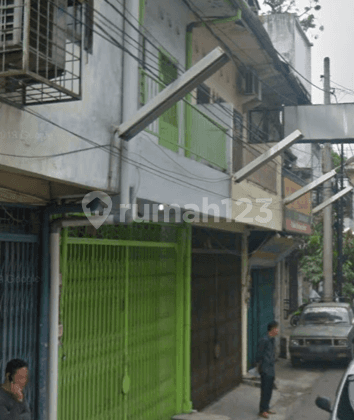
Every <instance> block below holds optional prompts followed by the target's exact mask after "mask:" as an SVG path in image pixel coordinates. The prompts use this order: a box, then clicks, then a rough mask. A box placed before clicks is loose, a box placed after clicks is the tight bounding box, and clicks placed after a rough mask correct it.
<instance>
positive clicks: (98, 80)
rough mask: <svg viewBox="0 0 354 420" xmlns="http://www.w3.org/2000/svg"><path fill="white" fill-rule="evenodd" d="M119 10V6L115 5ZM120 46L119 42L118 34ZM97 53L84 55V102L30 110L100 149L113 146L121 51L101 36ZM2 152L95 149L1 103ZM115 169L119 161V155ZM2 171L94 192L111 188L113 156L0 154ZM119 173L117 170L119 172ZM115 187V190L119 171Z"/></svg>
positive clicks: (100, 2)
mask: <svg viewBox="0 0 354 420" xmlns="http://www.w3.org/2000/svg"><path fill="white" fill-rule="evenodd" d="M117 7H120V6H119V4H117ZM95 9H96V10H98V11H99V12H100V13H102V14H103V15H105V16H107V17H110V18H111V19H113V20H114V22H115V24H116V25H117V26H119V27H122V18H121V17H120V15H119V14H118V13H116V12H114V11H113V9H112V8H111V7H110V6H109V5H108V4H107V3H106V2H105V1H104V0H95ZM115 37H116V39H117V41H118V42H121V39H120V38H119V36H118V35H115ZM93 38H94V39H93V54H87V53H86V52H85V53H84V54H83V62H82V77H83V83H82V88H83V94H82V100H80V101H75V102H66V103H61V104H50V105H49V104H48V105H39V106H35V107H33V106H32V107H30V108H29V109H30V110H31V111H34V112H37V113H39V114H41V115H42V116H43V117H45V118H47V119H49V120H50V121H52V122H53V123H55V124H57V125H59V126H61V127H64V128H66V129H67V130H70V131H72V132H74V133H76V134H78V135H80V136H83V137H85V138H87V139H89V140H92V141H94V142H96V143H98V144H100V145H109V144H110V142H111V138H112V125H113V124H118V123H119V116H120V99H121V58H122V51H121V49H119V48H117V47H116V46H114V45H112V44H111V43H109V42H107V41H106V40H104V39H103V38H102V37H100V36H99V35H98V34H97V33H94V37H93ZM0 125H1V131H2V136H0V150H1V152H2V153H7V154H15V155H25V156H33V155H52V154H56V153H65V152H68V151H73V150H77V149H82V148H87V147H90V146H91V145H90V144H89V143H88V142H86V141H84V140H82V139H79V138H77V137H75V136H73V135H72V134H69V133H68V132H66V131H64V130H62V129H61V128H58V127H56V126H54V125H52V124H50V123H47V122H45V121H43V120H41V119H39V118H38V117H36V116H33V115H30V114H28V113H26V112H23V111H19V110H17V109H15V108H12V107H10V106H8V105H0ZM114 160H115V165H117V162H118V157H115V159H114ZM0 167H1V169H6V168H8V167H10V168H15V169H21V170H24V171H28V172H29V173H30V174H31V175H32V176H39V177H45V178H49V179H58V180H63V181H64V182H68V183H74V184H80V185H83V186H87V187H90V188H96V189H102V190H106V189H107V188H108V184H107V182H108V180H107V177H108V168H109V154H108V153H106V152H104V151H102V150H93V151H86V152H81V153H77V154H71V155H66V156H63V157H56V158H43V159H24V158H10V157H4V156H0ZM116 169H117V168H116ZM114 175H115V176H114V179H113V186H114V190H115V191H116V190H117V185H118V170H116V173H115V174H114Z"/></svg>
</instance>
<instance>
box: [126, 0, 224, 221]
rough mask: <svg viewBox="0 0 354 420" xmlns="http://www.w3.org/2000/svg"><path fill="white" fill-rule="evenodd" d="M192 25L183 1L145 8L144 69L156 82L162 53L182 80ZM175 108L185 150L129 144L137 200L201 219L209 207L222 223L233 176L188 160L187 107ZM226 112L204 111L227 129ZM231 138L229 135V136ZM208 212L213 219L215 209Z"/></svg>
mask: <svg viewBox="0 0 354 420" xmlns="http://www.w3.org/2000/svg"><path fill="white" fill-rule="evenodd" d="M191 20H193V19H192V16H191V15H190V12H189V10H188V8H186V7H185V5H184V4H183V3H182V2H181V1H173V0H167V1H166V0H158V1H154V2H150V1H148V2H147V3H146V7H145V16H144V26H145V28H146V29H147V31H146V36H147V38H148V39H149V40H150V41H151V42H152V43H153V45H151V43H149V42H147V44H146V45H147V53H146V63H147V64H148V68H150V69H151V67H154V68H153V69H152V70H151V71H152V73H154V76H155V75H157V76H158V72H159V70H158V54H159V49H161V51H163V52H164V53H167V54H168V55H169V56H171V58H172V59H173V60H175V61H176V64H177V66H178V68H179V74H182V72H183V71H184V69H185V64H186V27H187V24H188V23H189V22H190V21H191ZM155 46H156V47H157V48H158V49H156V48H155ZM149 66H150V67H149ZM177 106H178V115H179V145H180V146H182V147H180V148H179V150H178V152H174V151H172V150H169V149H168V148H166V147H163V146H161V145H159V141H158V137H157V136H156V135H153V134H150V133H147V132H142V133H141V134H139V135H137V136H136V137H135V139H133V140H132V141H131V153H132V154H131V159H134V160H135V161H137V162H138V165H139V167H137V168H134V167H133V169H132V171H131V186H132V187H133V188H134V191H135V192H134V195H135V196H137V197H139V198H142V199H147V200H151V201H155V202H161V203H165V204H176V205H178V206H180V207H188V208H193V207H194V208H195V209H196V210H197V209H199V211H201V212H202V213H205V209H207V204H208V205H214V206H215V205H216V206H217V207H218V210H217V211H218V212H219V213H218V214H219V216H220V217H226V216H227V215H228V216H230V209H229V200H227V199H228V198H229V197H230V179H229V176H228V175H227V174H225V173H223V172H221V171H220V170H217V169H214V168H212V167H209V166H207V165H206V164H204V163H201V162H196V161H195V160H193V159H190V158H187V157H185V151H184V149H183V146H184V145H185V125H184V111H185V106H184V103H183V102H182V101H180V102H179V103H178V104H177ZM225 106H226V107H227V108H228V112H227V113H226V114H225V113H224V112H221V111H220V109H217V108H216V107H214V108H213V107H212V106H211V107H210V106H208V107H203V109H202V112H204V113H205V114H207V115H209V116H210V118H213V119H214V120H215V121H216V122H218V123H219V124H220V125H222V126H224V127H225V128H227V127H231V124H232V117H231V116H232V110H231V109H230V106H228V105H225ZM208 108H209V109H208ZM212 108H213V109H212ZM228 113H230V115H231V116H230V115H228ZM215 114H217V115H216V116H215ZM217 117H218V118H217ZM229 130H230V129H229ZM228 134H229V135H231V133H230V131H228ZM227 142H228V143H227V150H228V152H229V156H230V157H231V140H230V137H228V140H227ZM229 160H230V159H229ZM229 163H230V162H229ZM223 200H227V203H223ZM206 212H207V213H209V214H213V210H212V209H209V210H206Z"/></svg>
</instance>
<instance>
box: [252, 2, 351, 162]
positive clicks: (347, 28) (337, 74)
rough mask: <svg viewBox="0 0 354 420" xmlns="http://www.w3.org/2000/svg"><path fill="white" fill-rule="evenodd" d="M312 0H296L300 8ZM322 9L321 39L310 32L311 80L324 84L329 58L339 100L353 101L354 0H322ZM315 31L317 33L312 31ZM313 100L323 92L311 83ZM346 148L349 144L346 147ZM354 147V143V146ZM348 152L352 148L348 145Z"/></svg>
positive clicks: (321, 97) (319, 98)
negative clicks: (344, 90) (323, 77)
mask: <svg viewBox="0 0 354 420" xmlns="http://www.w3.org/2000/svg"><path fill="white" fill-rule="evenodd" d="M309 2H310V1H309V0H297V1H296V5H297V7H298V8H299V9H300V10H303V7H304V6H307V5H309ZM259 3H260V6H261V8H262V10H264V11H267V10H268V9H267V7H266V6H264V5H263V0H259ZM319 4H320V5H321V10H319V11H318V12H315V13H314V14H315V16H316V17H317V20H316V22H317V23H318V26H321V25H323V26H324V30H323V32H321V31H319V30H316V31H315V34H318V39H314V38H313V37H312V36H311V34H310V33H309V32H307V35H308V38H309V39H310V42H312V44H313V47H312V48H311V55H312V60H311V61H312V62H311V67H312V71H311V72H312V80H311V81H312V83H313V84H315V85H317V86H318V87H320V88H323V80H322V79H321V75H323V73H324V71H323V67H324V58H325V57H329V59H330V78H331V89H333V88H334V89H335V92H334V93H335V95H336V97H337V100H338V102H339V103H348V102H354V48H353V41H354V0H320V2H319ZM312 35H314V34H313V33H312ZM338 84H339V85H342V86H344V87H345V88H348V89H351V90H353V92H352V95H350V94H345V92H343V91H342V90H340V89H343V88H342V87H341V86H338ZM311 95H312V103H313V104H323V101H324V92H323V91H321V90H319V89H317V88H315V87H312V92H311ZM331 103H336V99H335V97H334V95H331ZM346 149H347V148H346ZM352 149H353V151H354V145H353V146H352ZM348 155H349V156H351V155H352V152H351V151H350V149H348Z"/></svg>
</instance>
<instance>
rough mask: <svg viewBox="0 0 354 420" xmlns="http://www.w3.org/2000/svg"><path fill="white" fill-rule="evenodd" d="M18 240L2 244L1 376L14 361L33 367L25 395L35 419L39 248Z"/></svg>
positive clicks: (31, 243)
mask: <svg viewBox="0 0 354 420" xmlns="http://www.w3.org/2000/svg"><path fill="white" fill-rule="evenodd" d="M13 236H15V235H13ZM17 239H18V238H17ZM31 239H33V238H32V237H30V236H29V237H28V240H29V241H30V240H31ZM15 240H16V238H15V237H14V238H13V240H12V241H1V240H0V349H1V358H0V372H1V375H2V377H3V378H4V377H5V368H6V364H7V362H8V361H9V360H11V359H13V358H20V359H24V360H25V361H27V362H28V363H29V372H30V382H29V384H28V386H27V388H26V391H25V394H26V398H27V400H28V402H29V405H30V408H31V412H32V415H33V416H34V418H35V400H36V392H37V391H36V383H37V349H36V346H37V326H38V314H37V310H38V309H37V308H38V299H39V296H38V287H39V276H38V244H37V243H36V242H34V241H33V242H25V239H24V238H23V237H22V236H21V237H20V241H18V242H16V241H15Z"/></svg>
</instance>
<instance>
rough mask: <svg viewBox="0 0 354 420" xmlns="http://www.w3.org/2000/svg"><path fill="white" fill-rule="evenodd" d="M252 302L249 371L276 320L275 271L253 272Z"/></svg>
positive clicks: (249, 320)
mask: <svg viewBox="0 0 354 420" xmlns="http://www.w3.org/2000/svg"><path fill="white" fill-rule="evenodd" d="M251 275H252V289H251V301H250V306H249V309H248V369H250V368H251V367H253V366H254V365H255V359H256V354H257V347H258V342H259V339H260V338H261V337H262V336H263V335H265V334H266V333H267V326H268V324H269V322H271V321H273V320H274V307H273V292H274V275H275V272H274V269H273V268H270V269H260V270H252V274H251Z"/></svg>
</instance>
